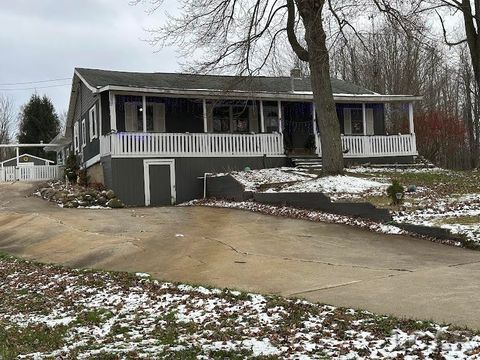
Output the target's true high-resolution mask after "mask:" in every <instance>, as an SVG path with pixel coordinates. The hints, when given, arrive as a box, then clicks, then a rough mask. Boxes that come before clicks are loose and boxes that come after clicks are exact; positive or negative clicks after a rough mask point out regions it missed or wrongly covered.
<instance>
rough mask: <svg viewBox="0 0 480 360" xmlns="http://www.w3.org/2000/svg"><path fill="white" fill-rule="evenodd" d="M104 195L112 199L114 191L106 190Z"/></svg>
mask: <svg viewBox="0 0 480 360" xmlns="http://www.w3.org/2000/svg"><path fill="white" fill-rule="evenodd" d="M105 196H106V197H107V199H109V200H111V199H114V198H115V192H114V191H113V190H108V191H107V192H106V193H105Z"/></svg>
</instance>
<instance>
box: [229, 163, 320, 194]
mask: <svg viewBox="0 0 480 360" xmlns="http://www.w3.org/2000/svg"><path fill="white" fill-rule="evenodd" d="M230 175H232V176H233V177H234V178H235V179H236V180H237V181H239V182H240V183H241V184H242V185H243V186H244V187H245V190H246V191H257V190H258V189H259V188H260V187H261V186H262V185H266V184H284V183H291V182H296V181H302V180H307V179H311V178H312V177H316V175H311V174H308V173H302V172H298V171H296V170H295V169H293V168H272V169H261V170H249V171H235V172H232V173H231V174H230Z"/></svg>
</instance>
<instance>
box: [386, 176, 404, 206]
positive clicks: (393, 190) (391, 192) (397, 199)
mask: <svg viewBox="0 0 480 360" xmlns="http://www.w3.org/2000/svg"><path fill="white" fill-rule="evenodd" d="M397 194H401V196H400V195H397ZM387 195H388V196H390V198H391V199H392V204H393V205H400V204H401V203H402V201H403V196H404V195H405V189H404V187H403V186H402V185H400V182H399V181H398V180H393V181H392V185H390V186H389V187H388V188H387Z"/></svg>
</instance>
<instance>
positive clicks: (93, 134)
mask: <svg viewBox="0 0 480 360" xmlns="http://www.w3.org/2000/svg"><path fill="white" fill-rule="evenodd" d="M88 127H89V130H90V141H92V140H93V139H95V138H97V137H98V132H97V108H96V106H95V105H94V106H93V107H92V108H91V109H90V111H89V112H88Z"/></svg>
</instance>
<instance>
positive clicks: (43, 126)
mask: <svg viewBox="0 0 480 360" xmlns="http://www.w3.org/2000/svg"><path fill="white" fill-rule="evenodd" d="M59 130H60V121H59V119H58V115H57V113H56V111H55V108H54V107H53V104H52V102H51V100H50V99H49V98H48V97H47V96H46V95H44V96H43V97H40V96H38V95H37V94H33V95H32V97H31V98H30V100H29V101H28V102H27V103H26V104H25V105H24V106H23V107H22V110H21V112H20V123H19V129H18V142H19V143H22V144H32V143H35V144H37V143H40V142H42V141H43V142H44V143H45V144H47V143H49V142H50V141H51V140H52V139H53V138H54V137H55V136H56V135H57V134H58V132H59ZM20 151H21V152H28V153H30V154H32V155H36V156H40V157H47V158H48V157H49V158H52V157H55V156H54V154H53V153H49V154H48V156H47V154H46V153H45V151H44V150H43V148H40V147H38V148H28V149H20Z"/></svg>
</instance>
